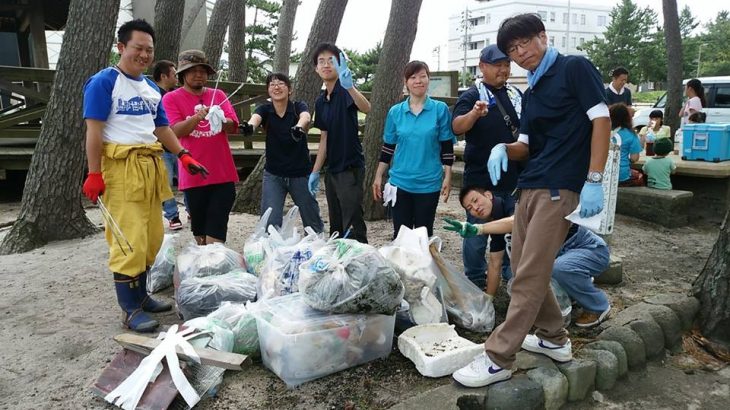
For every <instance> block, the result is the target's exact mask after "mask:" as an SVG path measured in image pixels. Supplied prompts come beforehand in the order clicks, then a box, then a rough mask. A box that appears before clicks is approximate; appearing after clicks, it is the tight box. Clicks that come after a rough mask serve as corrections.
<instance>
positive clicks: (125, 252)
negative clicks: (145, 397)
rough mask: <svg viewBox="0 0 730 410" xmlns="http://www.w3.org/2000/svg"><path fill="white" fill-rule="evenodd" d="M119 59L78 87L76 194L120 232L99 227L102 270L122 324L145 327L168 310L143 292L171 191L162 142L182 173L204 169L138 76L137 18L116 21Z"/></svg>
mask: <svg viewBox="0 0 730 410" xmlns="http://www.w3.org/2000/svg"><path fill="white" fill-rule="evenodd" d="M117 36H118V40H119V43H118V44H117V50H118V51H119V54H120V60H119V64H118V65H117V66H115V67H109V68H105V69H103V70H101V71H99V72H98V73H96V74H95V75H93V76H92V77H91V78H90V79H89V80H88V81H87V82H86V85H85V86H84V120H85V121H86V157H87V160H88V166H89V174H88V176H87V177H86V180H85V181H84V187H83V192H84V195H85V196H86V197H87V198H89V200H91V202H93V203H96V202H97V201H98V199H99V197H100V196H101V198H102V199H103V203H104V205H105V208H106V209H107V210H108V212H109V214H111V216H112V218H113V219H114V221H115V222H116V225H118V228H119V230H120V231H121V235H120V234H119V233H118V232H115V230H113V229H112V226H110V223H107V224H106V225H107V226H106V240H107V243H108V244H109V269H110V270H111V271H112V272H113V274H114V285H115V288H116V293H117V300H118V302H119V305H120V306H121V308H122V311H123V319H122V322H123V324H124V325H125V326H126V327H128V328H129V329H131V330H135V331H138V332H150V331H152V330H154V329H155V328H156V327H157V326H158V322H157V321H156V320H153V319H152V318H150V317H149V316H148V315H147V314H146V313H145V312H162V311H165V310H170V309H171V308H172V307H171V305H170V304H168V303H161V302H158V301H155V300H154V299H151V298H150V297H149V295H148V294H147V286H146V285H147V283H146V282H147V280H146V279H147V267H148V266H150V265H152V262H154V260H155V256H156V255H157V251H158V250H159V248H160V245H161V244H162V237H163V226H162V208H161V203H162V201H163V200H166V199H169V198H170V197H171V196H172V192H171V191H170V187H169V185H168V184H167V171H166V169H165V165H164V163H163V161H162V158H161V155H162V152H163V150H162V146H161V145H160V144H159V143H158V140H159V141H160V142H162V143H163V144H164V145H165V146H166V147H167V148H168V149H169V150H170V152H172V153H175V154H176V155H177V156H178V158H179V159H180V163H181V166H182V167H183V168H185V170H186V171H187V172H190V173H202V174H206V173H207V170H206V169H205V168H204V167H203V166H201V165H200V164H199V163H198V162H197V161H195V160H194V159H193V158H192V156H190V153H188V152H187V151H185V150H183V149H182V147H181V146H180V142H179V141H178V139H177V137H176V136H175V134H174V133H173V132H172V130H171V129H170V127H169V126H168V121H167V117H166V115H165V111H164V109H163V108H162V104H160V100H161V99H162V97H161V96H160V91H159V89H158V88H157V85H155V83H154V82H153V81H152V80H150V79H148V78H146V77H145V76H144V75H143V74H144V71H145V70H146V69H147V67H149V65H150V64H151V63H152V61H153V59H154V48H153V46H154V36H155V34H154V30H153V29H152V26H150V25H149V23H147V22H146V21H144V20H139V19H138V20H132V21H128V22H126V23H124V24H123V25H122V26H121V27H120V28H119V31H118V33H117Z"/></svg>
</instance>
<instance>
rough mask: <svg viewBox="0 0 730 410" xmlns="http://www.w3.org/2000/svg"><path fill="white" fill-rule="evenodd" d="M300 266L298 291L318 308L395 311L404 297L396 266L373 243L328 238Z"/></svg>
mask: <svg viewBox="0 0 730 410" xmlns="http://www.w3.org/2000/svg"><path fill="white" fill-rule="evenodd" d="M299 270H300V273H299V291H300V292H301V293H302V294H303V296H304V301H305V303H307V305H309V306H311V307H312V308H314V309H317V310H322V311H326V312H335V313H382V314H386V315H392V314H394V313H395V311H396V309H397V308H398V307H399V306H400V302H401V300H402V299H403V294H404V289H403V283H401V280H400V277H399V276H398V274H397V273H396V272H395V270H393V267H392V266H391V265H390V264H389V263H388V261H386V260H385V259H384V258H383V257H382V256H381V255H380V254H379V253H378V251H377V250H376V249H375V248H374V247H372V246H370V245H367V244H362V243H360V242H357V241H355V240H351V239H335V240H331V241H329V242H328V243H327V245H325V246H324V247H322V248H321V249H319V250H318V251H317V252H315V254H314V255H313V256H312V258H311V259H310V260H308V261H307V262H304V263H303V264H302V265H301V266H300V268H299Z"/></svg>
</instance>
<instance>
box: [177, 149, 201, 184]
mask: <svg viewBox="0 0 730 410" xmlns="http://www.w3.org/2000/svg"><path fill="white" fill-rule="evenodd" d="M177 157H178V158H180V162H181V163H182V166H183V168H185V170H186V171H188V173H189V174H190V175H196V174H198V173H199V174H200V176H201V177H203V179H205V177H207V176H208V170H207V169H206V168H205V167H204V166H203V164H201V163H200V162H198V161H196V160H195V158H193V156H192V155H190V152H188V150H186V149H184V150H182V151H180V153H179V154H177Z"/></svg>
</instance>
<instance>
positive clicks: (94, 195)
mask: <svg viewBox="0 0 730 410" xmlns="http://www.w3.org/2000/svg"><path fill="white" fill-rule="evenodd" d="M105 188H106V185H104V178H103V177H102V176H101V172H89V175H87V176H86V180H85V181H84V186H83V188H82V189H81V191H82V192H83V193H84V196H86V197H87V198H89V201H91V202H92V203H94V204H95V203H96V201H97V200H98V199H99V195H101V194H103V193H104V189H105Z"/></svg>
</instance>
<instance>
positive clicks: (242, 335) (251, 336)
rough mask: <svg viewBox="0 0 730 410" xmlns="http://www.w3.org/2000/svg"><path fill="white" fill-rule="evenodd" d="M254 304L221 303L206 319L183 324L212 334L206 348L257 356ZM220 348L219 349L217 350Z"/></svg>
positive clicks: (255, 307)
mask: <svg viewBox="0 0 730 410" xmlns="http://www.w3.org/2000/svg"><path fill="white" fill-rule="evenodd" d="M256 310H257V304H256V303H251V302H249V303H247V304H245V305H244V304H243V303H232V302H223V303H221V306H220V307H219V308H218V309H216V310H215V311H213V312H211V313H210V314H209V315H208V316H206V317H199V318H195V319H192V320H189V321H187V322H185V325H186V326H193V327H195V328H196V329H199V330H206V331H210V332H212V333H213V338H212V340H211V341H210V342H209V343H208V346H210V347H212V348H214V349H217V350H225V351H227V352H233V353H239V354H245V355H249V356H251V355H257V354H258V353H259V336H258V331H257V329H256V318H255V317H254V313H253V312H255V311H256ZM219 347H220V348H219Z"/></svg>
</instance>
